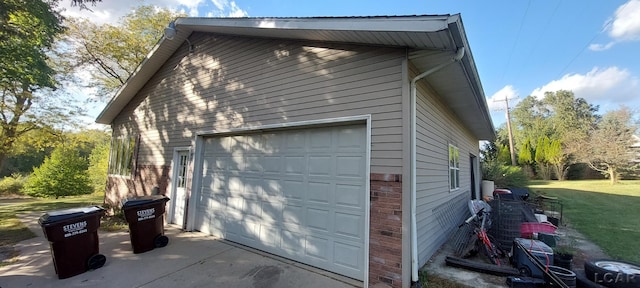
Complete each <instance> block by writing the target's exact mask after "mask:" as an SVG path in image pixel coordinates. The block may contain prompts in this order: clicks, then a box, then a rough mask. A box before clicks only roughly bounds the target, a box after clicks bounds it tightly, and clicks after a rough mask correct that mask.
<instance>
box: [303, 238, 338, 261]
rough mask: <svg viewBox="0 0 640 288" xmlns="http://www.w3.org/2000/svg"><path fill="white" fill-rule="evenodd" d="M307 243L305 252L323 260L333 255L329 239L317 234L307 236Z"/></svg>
mask: <svg viewBox="0 0 640 288" xmlns="http://www.w3.org/2000/svg"><path fill="white" fill-rule="evenodd" d="M305 240H306V243H305V254H306V255H307V256H311V257H314V258H317V259H319V260H322V261H327V256H331V254H332V253H331V252H330V249H329V242H330V241H329V239H328V238H323V237H317V236H307V237H306V239H305Z"/></svg>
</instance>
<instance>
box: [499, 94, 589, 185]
mask: <svg viewBox="0 0 640 288" xmlns="http://www.w3.org/2000/svg"><path fill="white" fill-rule="evenodd" d="M597 111H598V107H597V106H593V105H591V104H589V103H587V101H586V100H584V99H582V98H576V97H575V95H574V94H573V92H571V91H565V90H559V91H556V92H546V93H545V94H544V98H542V99H537V98H535V97H533V96H528V97H526V98H525V99H523V101H521V102H520V103H518V105H516V107H515V108H514V110H513V112H512V113H511V115H512V120H513V121H512V122H513V126H514V138H515V143H516V145H515V146H516V147H523V145H524V144H523V143H524V142H526V141H527V139H537V140H536V142H535V143H534V142H531V144H532V148H533V149H534V150H535V151H536V154H535V156H534V161H535V162H536V165H537V168H538V171H537V172H538V174H540V173H542V175H539V176H541V177H542V178H543V179H548V178H550V177H551V172H552V171H551V166H552V167H553V171H554V172H555V173H556V176H557V177H558V179H559V180H562V179H564V177H565V176H566V171H567V169H568V167H569V166H570V165H572V164H574V163H575V161H576V157H573V156H572V155H573V154H575V153H577V152H578V149H579V147H577V145H576V143H577V139H580V138H581V137H583V136H584V135H586V133H587V131H589V129H590V128H591V126H592V125H593V123H594V122H595V121H596V120H597V119H598V116H597V115H596V112H597ZM545 137H547V138H548V139H553V140H554V141H557V142H558V143H556V144H553V145H556V146H554V147H551V146H550V145H551V144H552V143H551V142H549V143H548V144H549V145H547V146H546V147H543V148H542V150H541V152H539V153H540V154H539V155H538V150H539V149H538V147H537V145H538V144H539V143H542V144H544V138H545ZM540 140H542V142H540ZM549 141H551V140H549ZM558 144H559V145H560V149H559V150H558V149H557V148H558V147H557V145H558ZM551 148H553V150H551V151H552V152H553V153H554V155H553V157H552V156H551V155H547V154H546V153H548V152H547V150H548V149H551ZM538 159H540V160H541V161H543V162H540V163H538ZM550 165H551V166H550Z"/></svg>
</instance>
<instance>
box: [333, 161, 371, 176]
mask: <svg viewBox="0 0 640 288" xmlns="http://www.w3.org/2000/svg"><path fill="white" fill-rule="evenodd" d="M364 163H365V159H364V157H361V156H337V157H336V167H335V168H336V176H338V177H347V178H362V177H364V176H365V175H364V174H365V171H364V167H363V166H364Z"/></svg>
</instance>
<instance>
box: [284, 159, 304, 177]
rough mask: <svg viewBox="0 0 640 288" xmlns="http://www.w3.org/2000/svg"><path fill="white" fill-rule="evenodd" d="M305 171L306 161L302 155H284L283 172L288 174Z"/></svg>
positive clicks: (300, 173) (302, 173)
mask: <svg viewBox="0 0 640 288" xmlns="http://www.w3.org/2000/svg"><path fill="white" fill-rule="evenodd" d="M306 172H307V163H306V159H305V157H304V156H285V157H284V173H285V174H288V175H304V174H306Z"/></svg>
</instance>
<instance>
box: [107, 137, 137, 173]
mask: <svg viewBox="0 0 640 288" xmlns="http://www.w3.org/2000/svg"><path fill="white" fill-rule="evenodd" d="M135 146H136V139H135V137H133V136H129V137H118V138H113V139H111V151H110V152H109V174H110V175H120V176H131V172H132V171H133V161H134V151H135V149H134V148H135Z"/></svg>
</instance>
